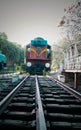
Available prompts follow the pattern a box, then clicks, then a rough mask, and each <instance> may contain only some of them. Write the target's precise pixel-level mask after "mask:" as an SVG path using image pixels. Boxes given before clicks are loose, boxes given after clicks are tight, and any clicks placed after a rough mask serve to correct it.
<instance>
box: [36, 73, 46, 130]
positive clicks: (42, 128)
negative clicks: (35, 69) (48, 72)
mask: <svg viewBox="0 0 81 130" xmlns="http://www.w3.org/2000/svg"><path fill="white" fill-rule="evenodd" d="M35 80H36V105H37V108H36V121H37V125H36V130H47V128H46V123H45V117H44V111H43V107H42V101H41V97H40V91H39V85H38V80H37V75H36V76H35Z"/></svg>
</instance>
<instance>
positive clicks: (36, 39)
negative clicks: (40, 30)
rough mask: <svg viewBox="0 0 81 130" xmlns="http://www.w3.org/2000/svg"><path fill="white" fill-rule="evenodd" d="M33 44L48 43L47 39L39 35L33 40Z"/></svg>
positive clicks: (44, 44)
mask: <svg viewBox="0 0 81 130" xmlns="http://www.w3.org/2000/svg"><path fill="white" fill-rule="evenodd" d="M31 45H33V46H46V45H47V40H45V39H43V38H41V37H37V38H35V39H34V40H31Z"/></svg>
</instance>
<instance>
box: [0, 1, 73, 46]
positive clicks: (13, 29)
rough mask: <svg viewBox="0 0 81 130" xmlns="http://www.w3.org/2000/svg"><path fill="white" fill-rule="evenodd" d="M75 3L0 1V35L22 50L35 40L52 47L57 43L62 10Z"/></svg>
mask: <svg viewBox="0 0 81 130" xmlns="http://www.w3.org/2000/svg"><path fill="white" fill-rule="evenodd" d="M74 1H75V0H0V32H5V33H6V35H7V37H8V40H9V41H11V42H16V43H18V44H20V45H21V46H25V45H27V44H29V43H30V42H31V40H33V39H34V38H36V37H42V38H44V39H45V40H47V42H48V43H49V44H50V45H52V44H54V43H56V42H58V41H59V40H60V39H61V34H60V29H59V27H58V25H59V22H60V21H61V18H62V17H63V16H64V9H65V8H67V7H69V6H70V5H71V4H72V3H73V2H74Z"/></svg>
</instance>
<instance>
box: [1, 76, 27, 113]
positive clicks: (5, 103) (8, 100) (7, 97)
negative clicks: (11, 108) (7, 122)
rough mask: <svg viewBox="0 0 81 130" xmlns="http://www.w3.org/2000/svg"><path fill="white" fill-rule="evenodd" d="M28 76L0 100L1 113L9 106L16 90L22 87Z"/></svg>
mask: <svg viewBox="0 0 81 130" xmlns="http://www.w3.org/2000/svg"><path fill="white" fill-rule="evenodd" d="M27 78H28V76H26V77H25V78H24V79H23V80H22V81H21V82H20V83H19V84H18V85H17V86H16V87H15V88H14V89H13V90H12V91H11V92H10V93H9V94H8V95H7V96H6V97H5V98H4V99H3V100H2V101H1V102H0V114H1V113H2V112H3V111H4V109H5V108H6V107H7V106H8V104H9V102H10V101H11V100H12V98H13V96H14V94H15V92H17V90H18V89H19V88H20V86H21V85H22V84H23V82H24V81H25V80H26V79H27Z"/></svg>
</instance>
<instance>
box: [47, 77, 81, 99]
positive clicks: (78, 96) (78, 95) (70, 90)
mask: <svg viewBox="0 0 81 130" xmlns="http://www.w3.org/2000/svg"><path fill="white" fill-rule="evenodd" d="M48 77H49V78H51V80H52V81H54V82H56V84H58V85H60V86H61V87H63V88H64V89H65V90H67V91H68V92H70V93H71V94H72V95H74V96H75V97H76V98H78V99H79V100H80V101H81V93H79V92H77V91H76V90H74V89H72V88H70V87H69V86H67V85H65V84H64V83H62V82H60V81H59V80H57V79H55V78H53V77H51V76H48Z"/></svg>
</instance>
